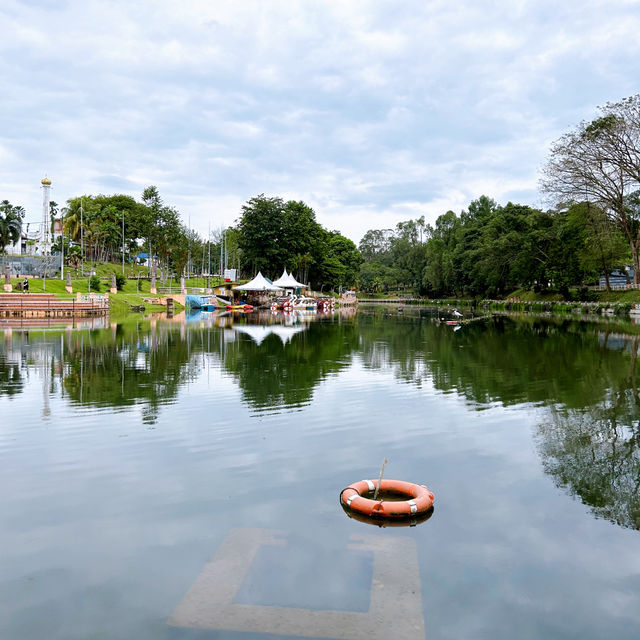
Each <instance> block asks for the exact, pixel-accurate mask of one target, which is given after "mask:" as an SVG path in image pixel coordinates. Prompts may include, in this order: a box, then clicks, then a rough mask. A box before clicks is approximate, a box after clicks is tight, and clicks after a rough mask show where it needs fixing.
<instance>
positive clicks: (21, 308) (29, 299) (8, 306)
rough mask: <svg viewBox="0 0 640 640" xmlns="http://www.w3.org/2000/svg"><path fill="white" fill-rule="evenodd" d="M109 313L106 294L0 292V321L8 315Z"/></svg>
mask: <svg viewBox="0 0 640 640" xmlns="http://www.w3.org/2000/svg"><path fill="white" fill-rule="evenodd" d="M108 313H109V298H108V297H107V296H98V295H94V294H88V295H80V294H79V295H77V296H76V297H75V298H58V297H56V296H54V295H53V294H51V293H0V321H2V320H4V319H7V318H91V317H96V316H104V315H107V314H108Z"/></svg>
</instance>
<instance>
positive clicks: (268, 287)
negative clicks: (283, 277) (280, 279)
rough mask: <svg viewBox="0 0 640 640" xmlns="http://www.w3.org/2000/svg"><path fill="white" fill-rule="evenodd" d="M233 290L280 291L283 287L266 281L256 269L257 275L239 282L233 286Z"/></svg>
mask: <svg viewBox="0 0 640 640" xmlns="http://www.w3.org/2000/svg"><path fill="white" fill-rule="evenodd" d="M233 289H234V291H282V289H283V287H279V286H276V285H275V284H271V283H270V282H268V281H267V279H266V278H265V277H264V276H263V275H262V273H261V272H260V271H258V275H257V276H256V277H255V278H254V279H253V280H249V282H247V283H246V284H239V285H238V286H237V287H233Z"/></svg>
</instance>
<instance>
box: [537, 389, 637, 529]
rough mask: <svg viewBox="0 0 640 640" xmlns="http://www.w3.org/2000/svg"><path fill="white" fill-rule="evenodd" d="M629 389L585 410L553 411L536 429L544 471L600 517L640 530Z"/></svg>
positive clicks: (634, 423)
mask: <svg viewBox="0 0 640 640" xmlns="http://www.w3.org/2000/svg"><path fill="white" fill-rule="evenodd" d="M633 416H637V404H636V401H635V398H634V396H633V394H632V393H631V391H630V390H623V391H622V392H621V393H611V397H610V398H609V399H608V400H607V401H606V402H604V403H601V404H599V405H598V406H596V407H592V408H590V409H589V410H588V411H587V410H566V409H565V410H553V411H552V413H551V418H552V419H551V421H550V422H547V423H543V424H541V425H540V426H539V427H538V441H539V451H540V454H541V456H542V462H543V465H544V469H545V471H546V472H547V473H549V474H550V475H551V476H553V478H554V480H555V483H556V484H557V485H558V486H559V487H563V488H565V489H567V490H568V491H569V493H570V494H571V495H573V496H576V497H579V498H580V499H581V500H582V502H583V503H584V504H586V505H588V506H589V507H591V509H592V510H593V512H594V513H595V514H596V515H597V516H600V517H603V518H606V519H607V520H611V521H612V522H615V523H616V524H619V525H621V526H623V527H630V528H632V529H640V446H639V445H640V424H639V422H638V420H637V418H635V419H634V417H633Z"/></svg>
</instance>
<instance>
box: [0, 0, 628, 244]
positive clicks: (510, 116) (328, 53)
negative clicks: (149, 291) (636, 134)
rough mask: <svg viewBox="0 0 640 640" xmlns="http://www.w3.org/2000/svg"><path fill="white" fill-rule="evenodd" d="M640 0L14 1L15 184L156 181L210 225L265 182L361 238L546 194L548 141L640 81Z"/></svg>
mask: <svg viewBox="0 0 640 640" xmlns="http://www.w3.org/2000/svg"><path fill="white" fill-rule="evenodd" d="M637 5H638V3H637V2H623V1H621V0H620V1H612V2H607V3H604V2H600V1H597V0H591V1H587V2H583V3H565V4H563V5H557V3H553V2H550V0H544V1H543V2H527V1H521V2H517V3H509V4H508V5H505V4H504V3H502V4H500V3H493V2H480V3H476V2H473V3H472V2H462V3H455V4H452V3H447V2H444V1H440V0H438V1H437V2H429V3H406V2H403V3H401V2H398V1H389V2H383V3H381V2H377V1H373V0H361V1H358V2H348V3H339V2H333V1H332V0H325V1H324V2H320V1H313V2H311V1H310V0H307V1H302V0H301V1H298V2H284V0H274V1H273V2H269V3H264V2H261V1H259V0H251V1H249V0H248V1H246V2H243V3H237V2H230V1H221V2H215V3H210V2H205V1H204V0H190V1H187V2H184V3H181V4H180V6H179V7H178V5H176V4H175V3H173V2H166V1H161V0H160V1H158V2H155V3H153V4H151V5H150V4H149V3H145V2H130V1H124V0H121V1H118V2H100V1H94V2H80V1H79V0H69V1H68V2H66V3H64V2H60V3H57V2H56V3H52V2H18V1H17V0H8V1H7V2H5V3H3V6H2V8H0V20H2V22H3V25H4V26H5V30H4V32H5V35H4V37H3V39H2V42H0V51H1V52H2V56H0V79H1V80H2V83H3V86H4V87H5V94H4V95H3V101H2V103H1V105H0V175H2V183H1V185H2V189H1V191H2V192H1V193H0V198H5V197H6V198H9V199H10V200H11V201H12V202H15V203H18V204H23V205H24V206H26V208H27V210H28V212H29V217H30V218H33V219H39V216H40V213H39V211H40V207H41V204H40V192H39V189H38V187H39V181H40V178H41V177H42V175H43V174H44V172H47V173H48V174H49V175H50V176H51V177H52V179H53V184H54V196H55V198H56V199H57V201H59V202H60V201H64V200H66V199H67V198H69V197H73V196H75V195H77V194H79V193H87V192H91V191H92V190H94V191H96V192H97V191H102V192H108V191H109V189H112V190H115V188H116V186H115V185H122V189H124V190H126V191H127V192H129V193H131V194H133V195H139V194H140V192H141V190H142V188H144V186H146V185H148V184H152V183H153V184H157V185H158V186H159V188H160V189H161V192H162V195H163V197H164V198H165V200H166V201H167V202H170V203H172V204H175V205H176V206H178V208H180V209H181V211H182V214H183V217H184V219H185V220H186V219H187V217H188V216H189V215H191V224H192V225H193V226H195V227H196V228H198V229H199V230H200V231H201V232H206V229H207V225H208V222H209V218H210V217H211V216H212V215H215V216H216V219H215V221H214V220H212V224H215V225H216V226H219V225H220V224H230V223H231V222H233V220H234V219H235V218H236V217H237V215H238V213H239V211H240V207H241V205H242V203H243V202H244V201H245V200H246V199H247V198H249V197H251V196H253V195H256V194H258V193H263V192H264V193H266V194H270V195H281V196H283V197H295V198H296V199H303V200H305V201H307V202H308V203H309V204H311V205H312V206H314V207H315V208H316V213H317V215H318V219H319V220H320V222H321V223H322V224H324V225H325V226H327V227H329V228H338V229H340V230H341V231H343V232H344V233H346V234H347V235H349V236H350V237H352V238H353V239H354V240H356V241H357V240H358V239H359V238H360V237H361V236H362V234H363V233H364V232H365V231H366V230H367V229H368V228H375V227H376V226H384V227H387V226H393V224H395V223H396V222H398V221H399V220H402V219H406V217H409V216H414V215H423V214H424V215H426V216H427V217H428V218H429V219H431V220H432V221H433V220H435V218H436V217H437V216H438V215H439V214H441V213H443V212H445V211H446V210H447V209H453V210H456V211H459V210H460V209H462V208H464V207H466V206H467V205H468V203H469V201H470V200H471V199H472V198H475V197H478V196H479V195H481V193H486V194H487V195H489V196H490V197H493V198H494V199H496V200H498V201H500V202H506V201H507V200H509V199H513V200H520V201H522V199H523V198H528V200H527V203H531V204H533V203H534V201H535V200H536V198H537V194H536V187H537V171H538V167H539V166H540V164H541V163H542V162H543V161H544V158H545V155H546V153H547V150H548V144H549V142H550V141H551V140H553V139H554V138H556V137H557V136H558V135H560V134H561V133H562V132H563V131H565V130H567V128H570V127H572V126H574V125H575V124H577V122H579V121H580V120H581V119H585V118H589V117H592V116H593V115H594V114H595V107H596V106H597V105H599V104H603V103H604V102H606V101H608V100H617V99H620V98H622V97H624V96H627V95H630V94H632V93H634V92H635V91H637V86H636V85H635V79H636V78H637V77H638V76H639V75H640V74H639V72H640V56H639V55H638V54H639V53H640V51H639V49H640V42H639V41H638V40H637V38H636V37H635V34H636V33H637V32H638V28H639V27H640V20H639V18H638V15H639V13H638V11H637V8H638V7H637ZM125 187H126V189H125ZM392 223H393V224H392Z"/></svg>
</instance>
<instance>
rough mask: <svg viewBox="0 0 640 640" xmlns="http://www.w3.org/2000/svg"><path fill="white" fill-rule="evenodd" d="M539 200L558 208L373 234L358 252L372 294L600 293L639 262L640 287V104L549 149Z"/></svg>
mask: <svg viewBox="0 0 640 640" xmlns="http://www.w3.org/2000/svg"><path fill="white" fill-rule="evenodd" d="M540 188H541V191H542V192H543V193H544V194H545V195H546V196H548V198H549V200H550V201H551V205H552V206H551V208H549V209H547V210H542V209H537V208H533V207H530V206H528V205H523V204H514V203H512V202H509V203H507V204H506V205H504V206H502V205H498V204H496V202H495V201H494V200H492V199H491V198H489V197H487V196H482V197H480V198H478V199H477V200H474V201H473V202H471V203H470V204H469V206H468V208H467V209H466V210H465V211H462V212H461V213H460V214H459V215H457V214H456V213H454V212H453V211H448V212H446V213H445V214H443V215H441V216H440V217H439V218H438V219H437V220H436V222H435V224H434V225H429V224H425V220H424V218H419V219H417V220H409V221H407V222H402V223H400V224H398V225H397V226H396V228H395V229H378V230H376V229H373V230H370V231H368V232H367V233H366V234H365V236H364V237H363V238H362V241H361V242H360V245H359V248H360V251H361V253H362V255H363V257H364V259H365V263H364V264H363V265H362V267H361V270H360V285H361V287H362V288H363V289H364V290H366V291H387V290H392V289H412V290H413V291H415V292H416V293H420V294H424V295H428V296H434V297H442V296H451V295H454V296H462V295H472V296H484V297H499V296H504V295H505V294H508V293H510V292H512V291H514V290H515V289H518V288H522V287H524V288H528V289H537V290H542V289H550V288H551V289H555V290H557V291H560V292H561V293H563V294H564V295H565V296H567V295H568V290H569V287H575V286H581V285H587V284H593V283H594V282H596V281H597V280H598V277H599V275H600V274H602V275H604V277H605V281H606V287H607V289H609V288H610V282H609V274H610V273H611V272H612V271H613V270H614V269H620V268H623V267H625V266H626V265H627V264H628V263H630V262H632V263H633V267H634V268H633V282H634V284H640V95H635V96H631V97H629V98H625V99H623V100H621V101H619V102H613V103H607V104H606V105H605V106H604V107H601V108H600V115H599V116H598V117H597V118H596V119H594V120H592V121H590V122H581V123H580V124H579V125H578V126H577V127H576V128H575V129H574V130H572V131H570V132H569V133H566V134H565V135H563V136H562V137H561V138H560V139H559V140H557V141H556V142H555V143H554V144H553V145H552V147H551V151H550V154H549V158H548V160H547V162H546V163H545V165H544V167H543V169H542V179H541V182H540Z"/></svg>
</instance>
